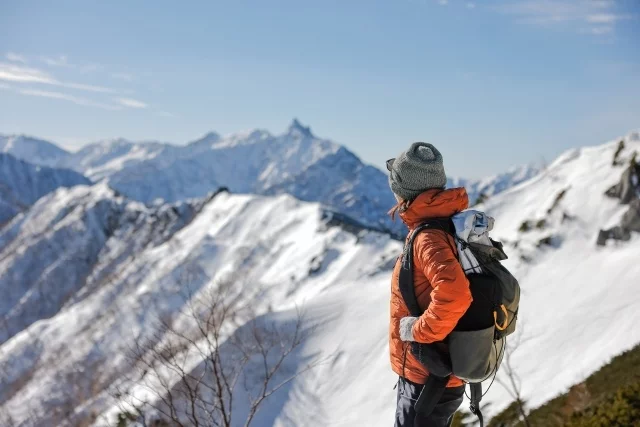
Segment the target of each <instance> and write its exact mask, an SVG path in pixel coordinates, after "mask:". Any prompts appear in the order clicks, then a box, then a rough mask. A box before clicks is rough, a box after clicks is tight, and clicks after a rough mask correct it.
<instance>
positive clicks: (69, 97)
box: [0, 53, 170, 117]
mask: <svg viewBox="0 0 640 427" xmlns="http://www.w3.org/2000/svg"><path fill="white" fill-rule="evenodd" d="M6 58H7V60H8V61H11V62H0V89H3V90H11V91H14V92H15V93H18V94H20V95H25V96H32V97H40V98H50V99H58V100H62V101H67V102H72V103H74V104H77V105H83V106H87V107H95V108H101V109H103V110H112V111H113V110H122V109H125V108H134V109H147V108H149V105H148V104H147V103H146V102H143V101H141V100H138V99H134V98H131V97H123V95H125V96H126V94H127V93H129V92H128V91H122V90H118V91H117V90H115V89H111V88H109V87H105V86H98V85H90V84H85V83H76V82H69V81H62V80H59V79H57V78H56V77H54V75H53V74H51V73H50V72H48V71H45V70H43V69H41V68H35V67H31V66H27V65H25V64H26V60H25V58H23V57H21V56H20V55H17V54H12V53H8V54H6ZM40 59H41V60H42V61H44V62H45V63H47V64H48V65H50V66H52V67H69V68H74V71H75V72H76V73H77V72H80V73H86V72H90V71H92V70H97V69H99V68H101V67H102V66H100V65H98V64H86V65H83V66H81V67H77V66H75V65H72V64H70V63H69V61H68V60H67V57H66V56H60V57H57V58H44V57H42V58H40ZM111 77H113V78H117V79H120V80H132V79H133V76H131V75H130V74H126V73H113V74H111ZM10 83H16V85H14V86H10V85H9V84H10ZM25 85H26V86H33V85H46V86H48V87H49V89H46V88H45V89H46V90H43V89H42V88H41V87H37V88H34V87H24V86H25ZM51 89H53V90H51ZM63 89H71V90H74V91H82V92H90V93H94V94H111V95H112V96H113V95H116V97H111V98H109V99H107V98H105V97H104V96H103V97H102V99H103V100H104V101H96V100H93V99H89V98H87V97H85V96H78V95H76V94H74V93H68V92H67V91H63ZM131 93H132V92H131ZM118 95H119V96H118ZM87 96H88V95H87ZM96 96H98V95H96ZM98 98H100V97H99V96H98ZM167 114H170V113H167ZM165 117H169V116H168V115H167V116H165Z"/></svg>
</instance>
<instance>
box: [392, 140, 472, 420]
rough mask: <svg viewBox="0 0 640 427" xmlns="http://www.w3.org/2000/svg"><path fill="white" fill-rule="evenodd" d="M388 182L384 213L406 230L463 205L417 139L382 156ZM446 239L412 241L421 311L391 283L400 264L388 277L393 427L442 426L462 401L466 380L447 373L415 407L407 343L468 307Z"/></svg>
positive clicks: (434, 336)
mask: <svg viewBox="0 0 640 427" xmlns="http://www.w3.org/2000/svg"><path fill="white" fill-rule="evenodd" d="M387 169H388V170H389V185H390V186H391V190H392V191H393V193H394V195H395V197H396V200H397V202H398V203H397V204H396V206H395V207H394V208H393V209H392V210H391V211H390V215H391V216H392V217H395V215H399V217H400V218H401V219H402V221H403V222H404V223H405V224H406V225H407V227H408V228H409V233H411V232H412V231H413V230H414V229H415V228H416V227H417V226H419V225H420V224H422V223H423V222H425V221H426V220H428V219H432V218H448V217H451V216H453V215H455V214H456V213H458V212H461V211H463V210H464V209H466V208H467V207H468V205H469V199H468V196H467V192H466V190H465V189H464V188H452V189H445V186H446V181H447V179H446V175H445V172H444V166H443V161H442V154H441V153H440V152H439V151H438V150H437V149H436V147H434V146H433V145H431V144H428V143H424V142H416V143H414V144H412V145H411V147H409V149H408V150H407V151H405V152H403V153H401V154H400V155H399V156H398V157H396V158H395V159H391V160H389V161H387ZM454 248H455V242H454V241H453V238H452V237H451V236H450V235H449V234H447V233H446V232H445V231H442V230H439V229H427V230H424V231H423V232H421V233H420V234H419V235H418V236H417V237H416V239H415V241H414V256H413V264H414V266H415V267H414V268H415V271H414V286H415V294H416V297H417V300H418V304H419V306H420V309H421V310H424V313H423V314H422V315H421V316H420V317H411V315H410V314H409V311H408V309H407V307H406V305H405V303H404V300H403V298H402V295H401V293H400V289H399V287H398V277H399V271H400V262H397V263H396V266H395V268H394V271H393V275H392V281H391V313H390V314H391V321H390V327H389V348H390V353H391V354H390V356H391V367H392V369H393V371H394V372H395V373H396V374H398V376H399V379H398V383H397V385H396V388H397V407H396V414H395V427H423V426H424V427H441V426H442V427H446V426H449V425H450V424H451V422H452V420H453V415H454V413H455V411H456V410H457V409H458V407H459V406H460V404H461V403H462V400H463V396H464V387H465V384H464V382H463V381H462V380H460V379H459V378H456V377H454V376H452V377H451V378H450V380H449V382H448V384H447V388H446V390H445V392H444V394H443V395H442V397H441V398H440V399H439V400H438V402H437V404H436V406H435V409H434V410H433V412H432V413H431V414H429V415H426V416H425V415H422V414H419V413H417V412H416V410H415V408H414V403H415V402H416V400H417V399H418V396H419V395H420V392H421V391H422V387H423V384H425V382H426V379H427V376H428V375H429V373H428V372H427V369H426V368H425V367H424V366H423V365H422V364H421V363H420V362H419V361H418V360H417V359H416V358H415V357H414V356H413V354H412V352H411V349H410V342H411V341H416V342H421V343H434V342H438V341H442V340H444V339H445V338H446V337H447V335H449V333H450V332H451V331H452V330H453V328H454V327H455V326H456V323H457V322H458V320H459V319H460V318H461V317H462V316H463V314H464V313H465V311H466V310H467V308H469V306H470V304H471V301H472V298H471V291H470V290H469V281H468V280H467V278H466V276H465V274H464V271H463V270H462V267H461V265H460V263H459V262H458V259H457V256H456V253H454V251H455V249H454Z"/></svg>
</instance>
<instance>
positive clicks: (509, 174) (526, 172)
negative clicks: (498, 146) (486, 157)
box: [447, 165, 542, 205]
mask: <svg viewBox="0 0 640 427" xmlns="http://www.w3.org/2000/svg"><path fill="white" fill-rule="evenodd" d="M541 170H542V168H540V167H538V166H535V165H525V166H517V167H513V168H511V169H509V170H507V171H506V172H503V173H499V174H497V175H493V176H488V177H485V178H481V179H476V180H474V179H466V178H449V179H448V181H447V187H449V188H454V187H465V188H466V189H467V193H468V194H469V201H470V203H471V205H475V204H476V203H478V202H481V201H483V200H486V199H487V198H488V197H491V196H495V195H496V194H499V193H502V192H503V191H506V190H508V189H509V188H511V187H515V186H516V185H518V184H520V183H521V182H524V181H527V180H529V179H531V178H533V177H534V176H536V175H538V174H539V173H540V172H541Z"/></svg>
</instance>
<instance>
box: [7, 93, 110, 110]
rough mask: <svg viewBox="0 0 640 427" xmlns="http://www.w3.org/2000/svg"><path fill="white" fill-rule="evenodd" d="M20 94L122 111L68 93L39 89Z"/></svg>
mask: <svg viewBox="0 0 640 427" xmlns="http://www.w3.org/2000/svg"><path fill="white" fill-rule="evenodd" d="M18 93H20V94H22V95H27V96H37V97H41V98H53V99H60V100H63V101H69V102H73V103H74V104H77V105H83V106H86V107H96V108H102V109H103V110H112V111H114V110H120V109H121V107H120V106H117V105H109V104H103V103H99V102H94V101H91V100H89V99H86V98H81V97H78V96H74V95H70V94H68V93H62V92H54V91H47V90H38V89H19V90H18Z"/></svg>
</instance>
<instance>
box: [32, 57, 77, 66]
mask: <svg viewBox="0 0 640 427" xmlns="http://www.w3.org/2000/svg"><path fill="white" fill-rule="evenodd" d="M40 59H41V60H42V62H44V63H45V64H47V65H50V66H52V67H67V68H73V67H75V65H73V64H70V63H69V60H68V58H67V56H66V55H60V56H56V57H50V56H43V57H41V58H40Z"/></svg>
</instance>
